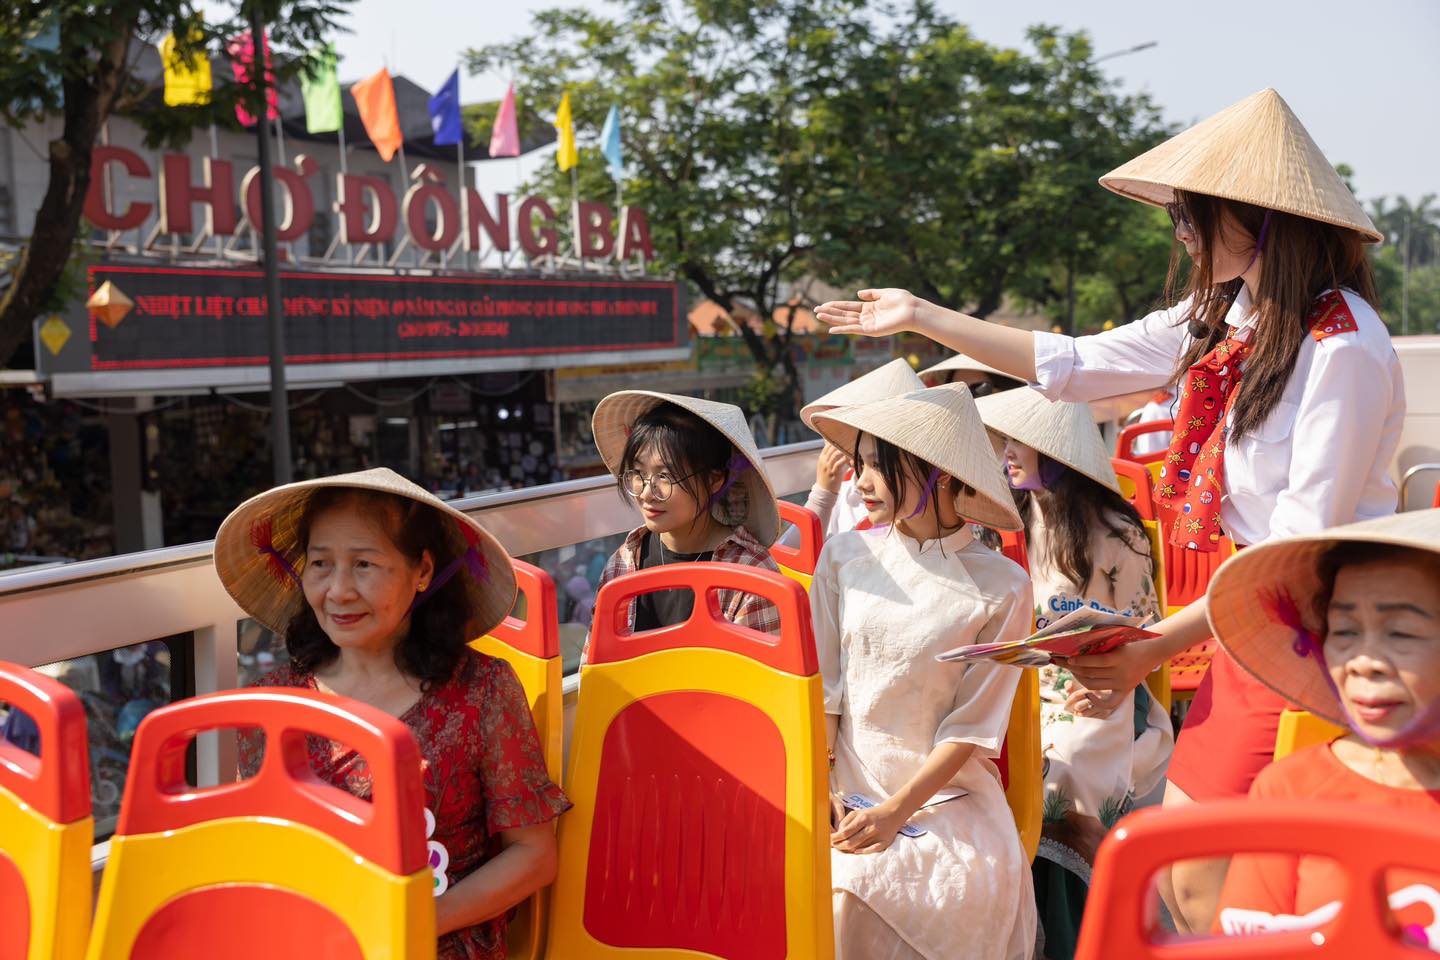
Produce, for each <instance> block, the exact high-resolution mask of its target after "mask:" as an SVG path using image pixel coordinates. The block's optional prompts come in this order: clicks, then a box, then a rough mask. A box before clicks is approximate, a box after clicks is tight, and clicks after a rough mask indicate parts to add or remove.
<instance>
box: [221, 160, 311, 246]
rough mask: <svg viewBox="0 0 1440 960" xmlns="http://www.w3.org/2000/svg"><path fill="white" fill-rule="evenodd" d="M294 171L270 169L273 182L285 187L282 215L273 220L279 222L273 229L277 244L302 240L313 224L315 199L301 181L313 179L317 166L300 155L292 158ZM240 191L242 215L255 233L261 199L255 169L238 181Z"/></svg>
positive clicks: (257, 172)
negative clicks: (243, 206)
mask: <svg viewBox="0 0 1440 960" xmlns="http://www.w3.org/2000/svg"><path fill="white" fill-rule="evenodd" d="M295 168H296V169H295V170H291V169H290V168H289V167H280V166H277V167H275V168H273V169H274V171H275V180H276V181H277V182H278V183H281V184H284V186H285V194H284V196H285V203H284V206H283V208H282V211H283V212H282V213H281V214H280V215H279V216H278V217H277V219H278V220H279V223H278V224H277V225H276V227H275V239H276V240H279V241H280V242H281V243H286V242H288V241H291V240H298V239H299V238H300V237H303V236H304V235H305V234H306V233H307V232H309V230H310V225H311V224H312V223H314V222H315V198H314V197H313V196H312V195H311V193H310V184H308V183H306V182H305V178H306V177H311V176H314V175H315V172H316V171H317V170H318V169H319V166H318V165H317V164H316V163H315V161H314V160H312V159H310V158H309V157H307V156H305V155H304V154H301V155H299V156H297V157H296V158H295ZM297 171H298V172H297ZM240 190H241V192H242V193H243V194H244V195H245V215H246V216H247V217H248V218H249V219H250V223H251V224H252V225H253V226H254V227H255V229H256V230H259V229H260V199H261V198H260V168H259V167H252V168H251V170H250V172H249V173H247V174H245V179H244V180H242V181H241V182H240Z"/></svg>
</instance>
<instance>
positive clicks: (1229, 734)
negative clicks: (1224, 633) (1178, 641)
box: [1167, 647, 1286, 802]
mask: <svg viewBox="0 0 1440 960" xmlns="http://www.w3.org/2000/svg"><path fill="white" fill-rule="evenodd" d="M1285 706H1286V704H1285V699H1284V698H1283V697H1281V696H1280V695H1279V694H1277V693H1275V692H1274V691H1273V690H1271V689H1270V688H1269V687H1267V686H1265V685H1264V684H1263V683H1261V682H1260V681H1259V680H1256V679H1255V678H1254V677H1253V676H1251V675H1250V674H1249V673H1248V672H1246V670H1245V668H1244V667H1242V666H1240V665H1239V664H1238V663H1236V662H1235V660H1234V659H1233V658H1232V657H1231V656H1230V654H1229V653H1227V652H1226V650H1225V648H1224V647H1220V648H1219V649H1217V650H1216V651H1215V656H1214V658H1213V659H1212V660H1211V661H1210V669H1209V670H1208V671H1206V673H1205V677H1204V679H1202V680H1201V681H1200V686H1199V688H1198V689H1197V690H1196V691H1195V700H1194V702H1193V703H1191V704H1190V712H1189V713H1187V714H1186V715H1185V725H1184V726H1183V727H1181V728H1180V736H1179V738H1178V739H1177V740H1176V741H1175V753H1174V755H1173V756H1172V757H1171V758H1170V769H1169V773H1168V774H1167V778H1168V779H1169V780H1170V782H1171V783H1173V784H1175V786H1177V787H1179V788H1180V789H1181V790H1183V791H1185V794H1186V796H1188V797H1189V798H1190V799H1191V800H1195V801H1197V802H1198V801H1202V800H1223V799H1226V798H1230V797H1243V796H1245V795H1246V794H1247V793H1249V792H1250V783H1251V781H1252V780H1254V779H1255V775H1256V774H1258V773H1259V772H1260V771H1261V770H1263V769H1264V768H1265V767H1266V766H1267V765H1268V764H1269V763H1270V761H1271V760H1272V759H1274V756H1275V728H1276V727H1277V726H1278V725H1279V723H1280V712H1281V711H1282V710H1284V709H1285Z"/></svg>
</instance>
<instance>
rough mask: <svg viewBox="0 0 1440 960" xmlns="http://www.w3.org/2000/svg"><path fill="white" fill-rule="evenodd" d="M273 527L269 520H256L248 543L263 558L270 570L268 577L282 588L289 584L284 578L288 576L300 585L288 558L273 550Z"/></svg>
mask: <svg viewBox="0 0 1440 960" xmlns="http://www.w3.org/2000/svg"><path fill="white" fill-rule="evenodd" d="M273 529H274V528H273V527H272V525H271V522H270V520H268V519H266V520H257V521H256V522H255V523H254V524H253V525H252V526H251V527H250V542H251V543H252V544H254V545H255V549H256V550H258V551H260V555H261V556H263V557H264V558H265V565H266V567H267V568H268V569H269V570H270V575H271V576H272V577H274V578H275V580H276V581H277V582H278V583H280V584H281V585H282V586H285V587H288V586H290V584H289V583H287V582H286V580H285V578H286V577H287V576H288V577H289V578H290V579H291V580H293V581H295V583H297V584H298V583H300V574H299V573H297V572H295V567H294V565H293V564H291V563H290V558H289V557H287V556H285V554H283V553H281V552H280V551H279V550H276V549H275V542H274V534H273Z"/></svg>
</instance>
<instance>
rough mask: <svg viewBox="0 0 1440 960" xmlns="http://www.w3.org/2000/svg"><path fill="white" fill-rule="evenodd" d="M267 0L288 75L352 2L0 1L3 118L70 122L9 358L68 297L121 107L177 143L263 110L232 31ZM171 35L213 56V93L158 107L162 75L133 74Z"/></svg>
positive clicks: (17, 283) (11, 310) (182, 50)
mask: <svg viewBox="0 0 1440 960" xmlns="http://www.w3.org/2000/svg"><path fill="white" fill-rule="evenodd" d="M255 3H259V4H260V6H261V13H262V16H263V18H264V20H265V22H266V23H267V24H268V28H267V29H268V32H269V38H270V46H271V64H272V70H273V73H274V75H275V77H276V81H277V82H280V83H283V82H284V81H286V80H287V79H290V78H293V77H294V76H296V75H297V74H298V73H299V72H300V71H302V70H304V69H307V68H308V67H309V65H310V63H311V62H312V61H310V60H309V59H308V57H307V54H308V56H316V55H318V53H319V51H320V47H321V44H322V42H323V40H324V38H325V37H326V36H328V35H329V34H331V33H333V32H334V30H335V29H336V21H337V19H338V18H339V17H340V15H341V14H342V13H343V11H344V8H345V5H346V4H347V3H349V0H248V2H247V3H245V4H244V5H242V4H241V3H240V2H238V0H232V2H231V3H229V4H210V5H208V6H207V7H206V12H207V13H208V15H209V18H210V19H209V22H207V20H206V19H205V18H204V17H202V15H201V11H200V8H199V5H198V4H197V3H195V2H193V0H102V2H82V0H11V2H8V3H3V4H0V117H3V119H4V122H6V123H7V124H9V125H11V126H17V127H18V126H24V125H25V124H27V123H30V122H32V121H37V120H40V119H42V118H44V117H52V116H55V117H59V118H60V119H61V120H62V124H63V125H62V128H61V132H60V135H59V136H58V137H56V138H55V139H54V140H52V141H50V143H49V145H48V152H49V156H48V160H49V167H50V171H49V180H48V183H47V186H46V191H45V196H44V198H43V199H42V201H41V204H40V209H39V212H38V214H37V215H36V218H35V227H34V230H33V232H32V234H31V236H30V239H29V241H28V242H27V243H26V244H25V246H24V248H23V249H22V250H21V252H20V255H19V256H18V257H16V258H14V261H13V263H11V264H9V265H8V266H7V270H8V272H9V273H10V275H11V276H10V284H9V286H8V288H7V289H6V290H5V293H4V296H3V298H0V363H3V362H5V361H6V360H7V359H8V358H9V357H10V356H11V354H13V353H14V352H15V348H16V346H17V345H19V343H20V342H21V341H22V340H23V339H24V338H25V335H26V332H27V331H28V330H29V327H30V323H31V321H32V320H33V319H34V318H35V316H36V315H37V314H39V313H40V312H42V311H44V310H46V309H54V308H57V307H58V306H60V305H61V304H60V302H59V301H60V300H61V298H63V297H64V296H65V293H66V290H67V287H68V286H69V284H68V283H67V281H66V278H65V268H66V264H67V263H68V262H69V260H70V257H71V253H72V250H73V248H74V246H75V241H76V238H77V236H78V235H79V233H80V226H81V210H82V208H83V206H84V203H85V194H86V192H87V191H88V190H89V186H90V158H91V153H92V149H93V147H94V144H95V142H96V140H97V139H98V137H99V135H100V130H101V127H102V126H103V125H104V123H105V121H106V119H108V118H109V117H110V116H111V115H112V114H125V115H127V116H128V117H130V118H131V119H133V120H135V121H136V122H137V123H139V124H140V125H141V127H142V128H143V129H144V130H145V132H146V138H147V141H148V142H150V143H151V144H152V145H156V144H160V143H170V144H178V143H184V142H185V141H186V140H188V139H189V136H190V134H191V132H192V131H193V130H194V129H196V128H197V127H204V126H208V125H210V124H211V123H215V124H218V125H221V126H230V127H234V126H235V125H236V120H235V105H236V104H237V103H239V102H244V103H246V104H248V105H249V106H250V108H251V112H252V113H260V112H262V111H261V110H260V104H261V102H262V101H261V98H260V94H259V93H258V91H257V90H256V89H254V88H253V87H251V88H240V87H237V86H235V85H233V84H227V83H225V79H226V71H225V69H224V60H223V59H222V57H221V50H222V48H223V43H224V41H225V39H227V38H229V37H233V36H235V35H236V34H239V33H242V32H244V31H245V30H248V29H249V28H250V19H249V15H250V9H251V7H252V5H253V4H255ZM167 33H173V34H174V35H175V37H176V39H177V46H178V50H179V55H180V56H181V57H183V58H185V59H187V60H188V59H190V58H193V56H194V55H195V53H196V51H199V50H204V51H205V52H206V53H207V54H208V55H209V57H210V58H211V61H212V68H213V70H214V77H215V91H214V95H213V97H212V99H211V102H210V103H208V104H204V105H197V106H187V107H164V106H158V105H157V104H158V99H157V98H158V94H159V84H160V80H159V78H157V77H141V76H139V75H138V74H137V73H136V70H135V67H136V63H137V61H138V57H137V49H138V48H139V47H140V46H141V45H145V44H151V45H153V44H158V43H159V42H160V41H161V40H162V39H163V38H164V36H165V35H166V34H167Z"/></svg>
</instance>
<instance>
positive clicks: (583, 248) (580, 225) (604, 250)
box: [575, 200, 615, 260]
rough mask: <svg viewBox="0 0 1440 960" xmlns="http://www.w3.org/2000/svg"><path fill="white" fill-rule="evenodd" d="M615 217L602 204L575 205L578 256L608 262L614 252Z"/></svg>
mask: <svg viewBox="0 0 1440 960" xmlns="http://www.w3.org/2000/svg"><path fill="white" fill-rule="evenodd" d="M614 224H615V216H614V214H612V213H611V212H610V208H609V207H607V206H605V204H603V203H593V202H591V201H589V200H581V201H580V202H579V203H577V204H576V205H575V233H576V235H577V236H579V237H580V256H582V257H585V258H587V259H595V260H608V259H609V258H610V254H612V253H614V252H615V233H614V230H613V227H614Z"/></svg>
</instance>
